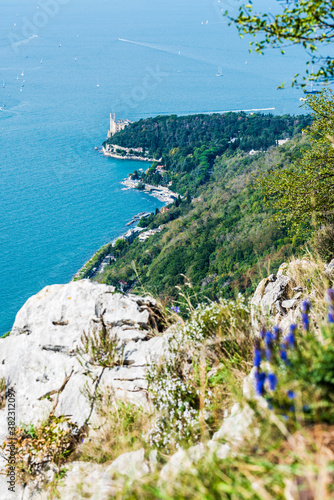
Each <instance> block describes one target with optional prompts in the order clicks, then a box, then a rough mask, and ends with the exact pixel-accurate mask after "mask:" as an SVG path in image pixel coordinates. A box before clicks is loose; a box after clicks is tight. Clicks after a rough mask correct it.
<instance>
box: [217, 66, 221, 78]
mask: <svg viewBox="0 0 334 500" xmlns="http://www.w3.org/2000/svg"><path fill="white" fill-rule="evenodd" d="M216 76H223V66H218V72H217V75H216Z"/></svg>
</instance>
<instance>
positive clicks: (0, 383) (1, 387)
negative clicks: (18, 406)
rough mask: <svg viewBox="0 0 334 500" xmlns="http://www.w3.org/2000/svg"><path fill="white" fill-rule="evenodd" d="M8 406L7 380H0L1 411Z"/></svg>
mask: <svg viewBox="0 0 334 500" xmlns="http://www.w3.org/2000/svg"><path fill="white" fill-rule="evenodd" d="M5 406H6V379H5V377H2V378H0V410H2V409H3V408H4V407H5Z"/></svg>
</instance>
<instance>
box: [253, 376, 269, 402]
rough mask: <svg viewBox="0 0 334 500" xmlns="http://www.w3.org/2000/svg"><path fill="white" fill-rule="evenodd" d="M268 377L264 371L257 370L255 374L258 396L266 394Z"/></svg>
mask: <svg viewBox="0 0 334 500" xmlns="http://www.w3.org/2000/svg"><path fill="white" fill-rule="evenodd" d="M266 378H267V375H266V374H265V373H264V372H259V371H257V372H256V374H255V390H256V394H257V395H258V396H263V394H264V383H265V381H266Z"/></svg>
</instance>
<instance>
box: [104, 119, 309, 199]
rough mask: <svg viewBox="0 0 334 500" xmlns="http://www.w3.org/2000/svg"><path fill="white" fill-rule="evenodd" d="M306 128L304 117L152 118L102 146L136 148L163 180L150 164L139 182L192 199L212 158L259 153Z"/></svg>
mask: <svg viewBox="0 0 334 500" xmlns="http://www.w3.org/2000/svg"><path fill="white" fill-rule="evenodd" d="M310 123H311V119H310V116H305V115H300V116H291V115H284V116H274V115H271V114H267V115H261V114H257V113H254V114H247V113H224V114H222V115H221V114H212V115H204V114H201V115H191V116H176V115H171V116H157V117H155V118H147V119H145V120H139V121H138V122H135V123H132V124H130V125H129V126H128V127H126V129H125V130H122V131H121V132H118V133H117V134H115V135H114V136H113V137H111V138H110V139H109V140H108V142H109V143H110V144H117V145H119V146H123V147H128V148H132V147H134V148H139V147H142V148H144V149H145V150H148V151H149V156H150V157H151V158H160V157H162V163H163V165H164V171H165V173H164V175H162V176H161V175H160V174H158V173H157V172H156V165H155V164H153V165H152V167H151V168H150V169H149V172H148V173H147V174H146V175H144V176H143V177H142V180H143V181H144V182H146V183H149V184H154V185H157V184H161V185H167V184H168V183H169V182H170V181H172V182H173V184H172V189H173V190H175V191H177V192H178V193H180V194H185V193H186V192H190V193H191V194H192V195H194V194H195V192H196V190H197V188H198V187H199V186H202V185H203V184H205V183H207V182H208V181H209V179H210V175H211V172H212V167H213V164H214V161H215V158H216V157H217V156H220V155H222V154H224V153H225V152H226V153H227V154H230V155H233V154H234V152H235V151H236V150H241V151H244V152H249V151H251V150H252V149H254V150H257V151H265V150H267V149H268V148H269V147H270V146H275V145H276V141H277V140H278V139H285V138H291V137H293V136H294V135H295V134H297V133H299V132H301V131H302V130H303V129H304V128H305V127H306V126H307V125H309V124H310Z"/></svg>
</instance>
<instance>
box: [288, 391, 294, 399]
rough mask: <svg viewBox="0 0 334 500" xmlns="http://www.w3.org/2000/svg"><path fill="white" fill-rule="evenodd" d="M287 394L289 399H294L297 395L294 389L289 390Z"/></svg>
mask: <svg viewBox="0 0 334 500" xmlns="http://www.w3.org/2000/svg"><path fill="white" fill-rule="evenodd" d="M287 395H288V398H289V399H294V397H295V393H294V392H293V391H288V392H287Z"/></svg>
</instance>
